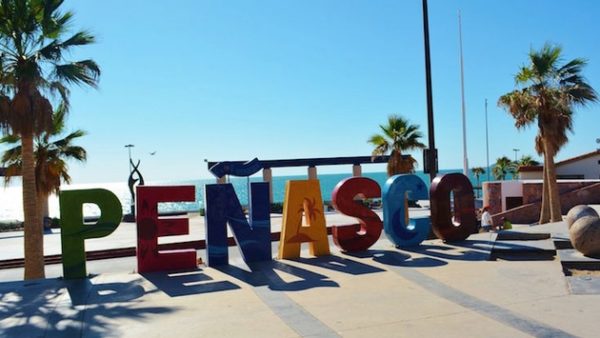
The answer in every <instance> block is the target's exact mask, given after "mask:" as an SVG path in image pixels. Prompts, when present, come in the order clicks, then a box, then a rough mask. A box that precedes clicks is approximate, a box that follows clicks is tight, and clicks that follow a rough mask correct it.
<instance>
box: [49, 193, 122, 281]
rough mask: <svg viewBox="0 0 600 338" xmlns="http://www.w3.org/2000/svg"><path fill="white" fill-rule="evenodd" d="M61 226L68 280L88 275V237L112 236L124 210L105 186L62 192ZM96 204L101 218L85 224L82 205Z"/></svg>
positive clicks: (63, 257) (64, 267)
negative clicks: (103, 187) (93, 222)
mask: <svg viewBox="0 0 600 338" xmlns="http://www.w3.org/2000/svg"><path fill="white" fill-rule="evenodd" d="M59 203H60V228H61V242H62V262H63V274H64V277H65V279H74V278H85V277H86V276H87V272H86V268H85V244H84V242H83V241H84V240H85V239H88V238H99V237H105V236H108V235H110V234H111V233H112V232H113V231H115V229H116V228H117V227H118V226H119V224H120V223H121V218H122V217H123V209H122V207H121V202H119V199H118V198H117V196H115V194H113V193H112V192H110V191H108V190H105V189H87V190H67V191H61V192H60V197H59ZM85 203H90V204H96V205H97V206H98V207H99V208H100V219H99V220H98V222H97V223H96V224H85V223H84V220H83V204H85Z"/></svg>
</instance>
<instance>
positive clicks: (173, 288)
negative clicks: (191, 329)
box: [141, 269, 240, 297]
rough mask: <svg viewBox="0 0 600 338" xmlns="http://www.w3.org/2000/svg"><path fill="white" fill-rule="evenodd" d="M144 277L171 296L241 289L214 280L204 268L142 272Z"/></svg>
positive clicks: (229, 283) (228, 283) (227, 282)
mask: <svg viewBox="0 0 600 338" xmlns="http://www.w3.org/2000/svg"><path fill="white" fill-rule="evenodd" d="M141 275H142V276H143V277H144V278H146V279H147V280H148V281H149V282H151V283H152V284H154V285H155V286H156V287H157V288H158V289H159V290H161V291H162V292H164V293H166V294H167V295H169V296H170V297H179V296H189V295H196V294H202V293H209V292H219V291H228V290H235V289H239V288H240V287H239V286H238V285H235V284H233V283H231V282H229V281H213V278H212V277H210V276H208V275H206V274H204V272H203V271H202V269H197V270H191V271H182V272H166V271H160V272H150V273H142V274H141Z"/></svg>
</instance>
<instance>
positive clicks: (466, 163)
mask: <svg viewBox="0 0 600 338" xmlns="http://www.w3.org/2000/svg"><path fill="white" fill-rule="evenodd" d="M458 40H459V45H460V95H461V100H462V128H463V174H464V175H465V176H469V160H468V157H467V119H466V107H465V74H464V73H465V68H464V64H463V46H462V45H463V43H462V23H461V17H460V10H459V11H458Z"/></svg>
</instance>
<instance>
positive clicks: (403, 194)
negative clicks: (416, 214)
mask: <svg viewBox="0 0 600 338" xmlns="http://www.w3.org/2000/svg"><path fill="white" fill-rule="evenodd" d="M407 195H408V196H407ZM407 197H408V198H410V199H411V200H425V199H427V198H428V194H427V186H426V185H425V182H423V180H422V179H421V178H419V177H418V176H417V175H412V174H411V175H396V176H392V177H390V178H388V180H387V181H386V182H385V186H384V188H383V202H382V203H383V229H384V231H385V234H386V236H387V238H388V239H389V240H390V241H391V242H392V243H394V245H396V246H397V247H401V248H402V247H411V246H415V245H419V244H421V242H423V241H424V240H425V239H427V236H428V235H429V232H430V231H431V226H430V224H431V223H430V220H429V217H421V218H410V219H409V222H408V224H406V218H407V217H406V216H407V214H408V209H407V203H406V202H407Z"/></svg>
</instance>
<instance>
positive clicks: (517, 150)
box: [513, 148, 521, 162]
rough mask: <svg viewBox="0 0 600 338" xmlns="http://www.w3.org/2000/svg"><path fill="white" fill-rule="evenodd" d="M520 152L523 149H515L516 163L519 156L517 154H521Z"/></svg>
mask: <svg viewBox="0 0 600 338" xmlns="http://www.w3.org/2000/svg"><path fill="white" fill-rule="evenodd" d="M520 150H521V149H517V148H513V151H514V152H515V162H517V161H518V156H517V154H518V153H519V151H520Z"/></svg>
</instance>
